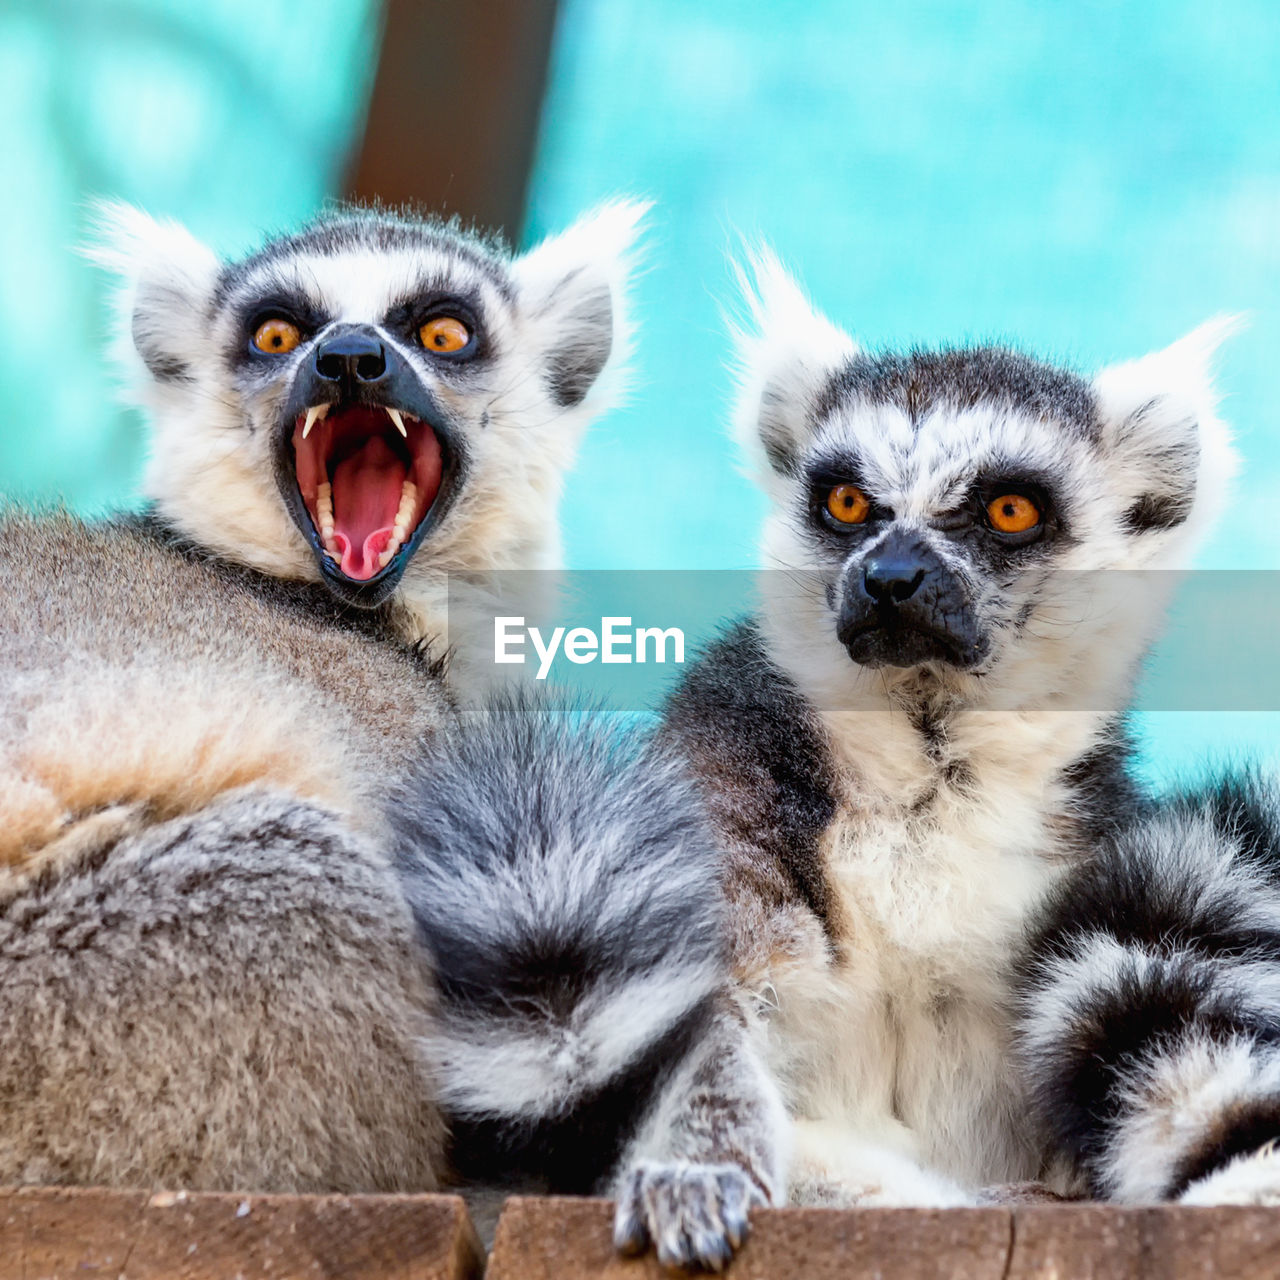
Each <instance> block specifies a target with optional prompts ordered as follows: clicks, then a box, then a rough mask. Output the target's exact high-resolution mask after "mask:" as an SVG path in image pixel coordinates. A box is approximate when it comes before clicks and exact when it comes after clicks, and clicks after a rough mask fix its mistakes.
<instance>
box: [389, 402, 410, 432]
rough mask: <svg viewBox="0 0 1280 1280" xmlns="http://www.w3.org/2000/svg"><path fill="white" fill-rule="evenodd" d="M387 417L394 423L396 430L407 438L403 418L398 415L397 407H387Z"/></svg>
mask: <svg viewBox="0 0 1280 1280" xmlns="http://www.w3.org/2000/svg"><path fill="white" fill-rule="evenodd" d="M387 417H388V418H390V419H391V421H392V422H394V423H395V424H396V430H397V431H398V432H399V433H400V434H401V435H402V436H404V438H405V439H406V440H407V439H408V438H409V433H408V432H407V431H406V430H405V429H404V419H403V418H402V417H401V416H400V410H399V409H388V410H387Z"/></svg>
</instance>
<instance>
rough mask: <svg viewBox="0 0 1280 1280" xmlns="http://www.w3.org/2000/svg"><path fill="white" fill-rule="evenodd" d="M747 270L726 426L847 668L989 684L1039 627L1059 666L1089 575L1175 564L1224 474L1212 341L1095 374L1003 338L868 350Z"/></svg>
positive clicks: (770, 264)
mask: <svg viewBox="0 0 1280 1280" xmlns="http://www.w3.org/2000/svg"><path fill="white" fill-rule="evenodd" d="M757 281H758V289H759V292H758V294H757V295H756V296H755V297H754V298H753V299H752V303H753V308H754V313H755V314H754V319H755V324H756V327H757V329H758V333H755V334H751V335H749V336H747V337H744V338H743V340H742V349H741V358H742V364H743V374H744V382H745V386H744V390H743V396H742V402H741V405H740V411H739V419H740V427H741V430H742V432H743V433H744V434H745V435H746V436H747V437H748V438H749V440H750V441H751V442H752V443H753V445H754V446H755V449H756V452H757V453H758V454H759V455H761V461H762V462H763V464H764V465H763V467H762V471H763V475H764V482H765V486H766V488H767V489H768V491H769V493H770V496H771V497H772V499H773V504H774V506H773V510H772V512H771V514H770V518H769V524H768V528H767V532H766V541H765V555H766V563H767V564H768V565H770V566H773V567H775V568H778V569H784V570H787V571H788V575H777V576H778V577H779V579H780V580H781V581H783V582H784V583H786V582H788V581H790V582H796V581H801V580H803V581H805V582H806V583H808V589H807V599H806V600H805V601H804V602H801V601H800V600H798V599H797V600H793V601H791V602H790V603H789V604H786V603H783V604H782V608H783V609H791V610H792V613H791V617H792V618H793V619H794V620H795V624H796V625H805V624H811V625H813V626H814V627H815V628H819V629H821V630H822V631H823V632H824V633H825V636H826V638H827V639H828V640H829V641H830V642H832V643H835V644H838V645H839V646H840V647H841V648H842V649H843V650H844V652H845V654H847V658H848V659H851V660H852V662H853V663H855V664H857V665H858V666H859V667H861V668H871V669H875V670H877V671H884V672H885V674H886V675H890V676H892V673H893V672H894V671H896V672H898V673H910V672H920V671H922V670H931V671H934V672H941V673H943V675H944V677H945V673H946V672H951V673H972V674H975V675H979V676H987V675H991V674H992V673H994V672H996V671H997V670H999V669H1000V668H1001V667H1002V666H1004V665H1007V664H1008V662H1009V661H1010V660H1011V658H1012V656H1013V655H1014V654H1015V653H1016V652H1019V651H1021V652H1023V653H1024V654H1025V653H1026V652H1027V651H1028V650H1029V649H1031V648H1035V647H1036V646H1039V647H1040V649H1039V651H1040V653H1041V657H1042V659H1045V660H1046V661H1047V660H1048V656H1049V646H1048V644H1047V641H1046V638H1047V637H1049V636H1051V635H1052V636H1053V639H1054V644H1055V645H1056V648H1054V649H1053V651H1052V660H1053V661H1054V662H1057V663H1059V664H1062V663H1065V662H1068V661H1071V660H1074V657H1076V656H1078V654H1079V653H1080V652H1082V651H1083V648H1087V645H1088V643H1089V627H1088V625H1085V626H1084V627H1083V629H1082V633H1081V635H1080V636H1079V637H1077V638H1075V639H1070V640H1068V639H1066V638H1064V637H1066V635H1067V633H1068V631H1069V630H1070V629H1071V628H1068V627H1067V626H1066V625H1065V624H1064V621H1063V620H1064V619H1066V618H1068V617H1070V618H1071V619H1072V622H1073V626H1074V629H1075V630H1078V631H1080V630H1081V628H1080V627H1079V626H1078V625H1076V622H1077V620H1080V619H1083V618H1084V617H1086V616H1087V614H1088V611H1087V610H1082V608H1081V606H1080V601H1081V599H1083V598H1086V597H1087V596H1088V595H1089V593H1090V592H1091V591H1094V590H1095V587H1096V586H1097V583H1098V574H1097V571H1101V570H1127V569H1146V568H1164V567H1173V566H1175V565H1177V564H1179V563H1180V562H1181V559H1182V555H1183V552H1184V550H1185V545H1186V543H1187V539H1188V535H1189V533H1190V531H1191V530H1192V527H1193V526H1198V525H1199V524H1201V523H1203V520H1204V519H1205V517H1206V509H1207V508H1208V507H1209V506H1211V505H1213V503H1212V499H1213V497H1214V491H1215V490H1217V489H1218V488H1219V487H1220V482H1221V480H1222V479H1223V478H1224V477H1225V476H1226V474H1227V473H1228V472H1229V471H1230V462H1231V455H1230V449H1229V444H1228V441H1227V437H1226V432H1225V430H1224V429H1223V428H1222V426H1221V424H1220V423H1218V422H1217V420H1216V418H1214V416H1213V396H1212V393H1211V390H1210V388H1209V385H1208V380H1207V377H1206V376H1205V372H1204V366H1205V357H1206V354H1207V352H1208V351H1210V350H1211V349H1212V346H1213V341H1214V336H1213V335H1212V334H1210V333H1206V332H1204V331H1198V332H1197V334H1195V335H1192V337H1191V338H1189V339H1187V340H1184V342H1183V343H1180V344H1177V345H1176V346H1175V347H1173V348H1170V349H1169V350H1168V351H1166V352H1162V353H1159V354H1158V355H1156V356H1151V357H1148V358H1147V359H1146V360H1144V361H1139V362H1136V363H1134V364H1132V365H1128V366H1122V367H1120V368H1117V369H1113V370H1110V371H1107V372H1106V373H1104V374H1102V375H1100V376H1099V377H1097V378H1096V379H1093V380H1089V379H1085V378H1082V377H1079V376H1077V375H1076V374H1074V373H1071V372H1068V371H1065V370H1062V369H1059V368H1055V367H1053V366H1050V365H1048V364H1044V363H1041V362H1039V361H1037V360H1033V359H1030V358H1028V357H1026V356H1024V355H1020V354H1018V353H1016V352H1014V351H1011V350H1007V349H1004V348H999V347H971V348H957V349H953V350H942V351H912V352H909V353H907V354H904V355H868V354H866V353H864V352H863V351H861V350H860V349H859V348H858V347H857V346H856V345H855V344H854V342H853V340H852V339H851V338H849V337H848V336H847V335H846V334H844V333H841V332H840V331H839V330H837V329H836V328H835V327H834V326H832V325H831V324H830V323H829V322H827V321H826V320H824V319H823V318H822V317H821V316H819V315H817V314H816V313H815V312H814V311H813V310H812V309H811V308H810V307H809V305H808V304H807V303H806V302H805V300H804V298H803V296H802V295H801V294H800V292H799V290H798V289H797V287H796V286H795V285H794V284H793V283H792V282H791V281H790V280H789V279H787V277H786V276H785V275H784V274H783V273H782V271H781V268H779V267H778V266H777V264H776V262H774V261H773V260H772V259H769V258H765V259H763V260H762V261H761V262H760V263H759V264H758V269H757ZM796 571H805V572H803V573H800V574H797V572H796ZM1080 571H1091V572H1090V573H1085V572H1080ZM1090 578H1092V579H1093V581H1092V582H1090ZM777 589H778V590H779V591H782V592H784V593H785V592H787V591H790V590H793V588H792V587H791V586H788V585H783V586H780V587H778V588H777ZM794 590H796V591H797V592H798V593H802V594H803V592H802V589H800V588H794ZM1095 594H1096V593H1095ZM1104 612H1105V611H1104V610H1099V611H1098V612H1097V615H1096V616H1097V619H1098V624H1099V626H1101V625H1103V624H1102V616H1103V613H1104ZM781 625H782V621H781V615H780V617H779V626H781ZM1073 645H1074V646H1076V647H1075V648H1074V649H1073V648H1072V646H1073ZM1042 665H1043V663H1042Z"/></svg>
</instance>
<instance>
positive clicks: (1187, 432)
mask: <svg viewBox="0 0 1280 1280" xmlns="http://www.w3.org/2000/svg"><path fill="white" fill-rule="evenodd" d="M1240 327H1241V320H1240V318H1239V317H1236V316H1220V317H1218V318H1216V319H1213V320H1210V321H1208V322H1207V323H1206V324H1202V325H1201V326H1200V327H1199V328H1197V329H1194V330H1193V331H1192V332H1191V333H1189V334H1187V335H1186V336H1185V337H1184V338H1180V339H1179V340H1178V341H1177V342H1175V343H1173V344H1172V345H1171V346H1168V347H1166V348H1164V350H1162V351H1156V352H1153V353H1152V354H1150V355H1147V356H1143V357H1142V358H1141V359H1138V360H1130V361H1127V362H1125V363H1124V364H1119V365H1114V366H1112V367H1111V368H1109V369H1104V370H1103V371H1102V372H1101V373H1100V374H1098V376H1097V377H1096V378H1095V379H1094V384H1093V385H1094V391H1095V393H1096V394H1097V397H1098V408H1099V413H1100V415H1101V418H1102V448H1103V450H1104V451H1105V452H1106V453H1107V455H1108V461H1109V467H1108V474H1109V476H1110V478H1111V483H1112V485H1113V486H1114V487H1115V488H1116V489H1117V497H1118V499H1119V501H1120V502H1121V503H1122V504H1123V507H1124V513H1125V514H1124V520H1125V525H1126V528H1127V530H1128V531H1129V532H1130V533H1132V534H1134V535H1135V536H1138V535H1143V534H1148V533H1157V532H1160V531H1168V530H1172V529H1180V530H1183V531H1185V533H1186V534H1188V535H1189V536H1190V537H1192V538H1194V537H1195V536H1197V535H1198V534H1199V533H1200V532H1201V531H1202V530H1204V529H1205V528H1206V527H1207V526H1208V525H1211V524H1212V522H1213V520H1214V519H1215V518H1216V516H1217V514H1218V512H1219V511H1220V509H1221V507H1222V505H1223V503H1224V502H1225V500H1226V496H1227V491H1228V488H1229V486H1230V482H1231V478H1232V477H1233V476H1234V474H1235V472H1236V467H1237V458H1236V454H1235V450H1234V449H1233V448H1232V444H1231V432H1230V430H1229V428H1228V427H1227V425H1226V424H1225V423H1224V422H1223V421H1222V420H1221V419H1220V418H1219V417H1218V415H1217V406H1218V394H1217V392H1216V390H1215V388H1214V385H1213V369H1212V366H1213V359H1214V355H1215V354H1216V352H1217V350H1218V347H1219V346H1220V345H1221V344H1222V342H1224V341H1225V340H1226V339H1227V338H1228V337H1230V336H1231V334H1232V333H1234V332H1235V331H1236V330H1237V329H1239V328H1240Z"/></svg>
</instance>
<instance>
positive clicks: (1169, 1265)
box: [1137, 1205, 1280, 1280]
mask: <svg viewBox="0 0 1280 1280" xmlns="http://www.w3.org/2000/svg"><path fill="white" fill-rule="evenodd" d="M1137 1212H1139V1213H1141V1215H1142V1243H1143V1250H1144V1254H1145V1257H1144V1264H1145V1268H1144V1270H1143V1272H1142V1275H1143V1277H1144V1278H1145V1277H1150V1280H1210V1278H1213V1280H1228V1278H1229V1280H1245V1278H1248V1277H1254V1276H1258V1277H1262V1276H1266V1277H1268V1278H1269V1277H1272V1276H1278V1275H1280V1208H1237V1207H1235V1206H1230V1207H1228V1206H1225V1205H1224V1206H1220V1207H1213V1208H1208V1207H1201V1208H1192V1207H1190V1206H1186V1207H1183V1206H1176V1207H1169V1208H1164V1209H1146V1210H1139V1211H1137Z"/></svg>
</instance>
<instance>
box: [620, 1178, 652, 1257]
mask: <svg viewBox="0 0 1280 1280" xmlns="http://www.w3.org/2000/svg"><path fill="white" fill-rule="evenodd" d="M644 1173H645V1171H644V1169H643V1167H641V1168H637V1169H632V1170H631V1172H630V1173H629V1174H628V1175H627V1180H626V1182H625V1183H624V1185H623V1186H622V1188H621V1189H620V1190H619V1192H618V1206H617V1209H616V1210H615V1212H614V1215H613V1247H614V1248H615V1249H617V1250H618V1252H619V1253H622V1254H625V1255H627V1256H628V1257H634V1256H635V1255H636V1254H640V1253H644V1251H645V1250H646V1249H648V1247H649V1224H648V1219H647V1216H646V1213H645V1204H644Z"/></svg>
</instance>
